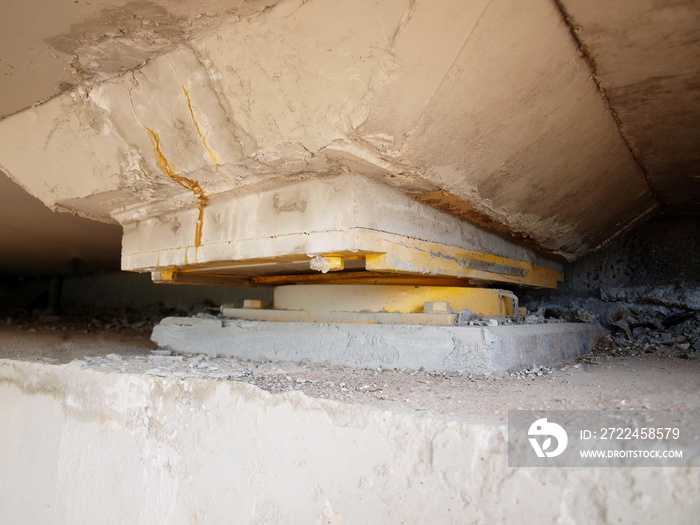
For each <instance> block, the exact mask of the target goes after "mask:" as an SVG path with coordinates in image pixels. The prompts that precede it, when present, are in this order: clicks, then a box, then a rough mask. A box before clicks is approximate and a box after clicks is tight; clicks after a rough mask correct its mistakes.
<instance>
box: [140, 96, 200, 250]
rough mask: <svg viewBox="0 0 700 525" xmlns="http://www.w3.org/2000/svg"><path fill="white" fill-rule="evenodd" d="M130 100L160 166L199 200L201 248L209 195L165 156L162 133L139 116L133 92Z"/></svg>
mask: <svg viewBox="0 0 700 525" xmlns="http://www.w3.org/2000/svg"><path fill="white" fill-rule="evenodd" d="M129 100H130V101H131V109H132V111H133V112H134V116H135V117H136V120H137V121H138V122H139V124H141V126H143V129H145V130H146V131H147V132H148V136H149V138H150V139H151V145H152V146H153V153H154V154H155V156H156V160H157V163H158V167H159V168H160V169H161V171H162V172H163V173H164V174H165V175H167V176H168V177H170V179H172V180H173V182H175V183H176V184H178V185H180V186H182V187H183V188H185V189H187V190H189V191H191V192H192V194H193V195H194V196H195V197H196V198H197V201H198V202H199V205H198V209H199V214H198V216H197V221H196V223H195V232H194V246H195V248H199V247H200V246H201V245H202V229H203V226H204V208H206V206H207V204H208V203H209V197H208V196H207V194H206V193H205V191H204V189H203V188H202V186H201V185H200V184H199V182H198V181H196V180H192V179H189V178H187V177H185V176H184V175H180V174H179V173H178V172H177V170H176V169H175V167H174V166H173V165H172V163H171V162H170V161H169V160H168V158H167V157H166V156H165V153H163V145H162V142H161V140H160V135H158V133H157V132H156V131H155V130H153V129H151V128H149V127H148V126H146V124H144V122H143V121H142V120H141V119H140V118H139V116H138V114H137V113H136V108H135V107H134V100H133V98H132V97H131V92H129Z"/></svg>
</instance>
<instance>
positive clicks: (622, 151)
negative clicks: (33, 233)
mask: <svg viewBox="0 0 700 525" xmlns="http://www.w3.org/2000/svg"><path fill="white" fill-rule="evenodd" d="M369 20H371V21H372V23H368V21H369ZM215 25H216V27H211V28H209V29H208V30H207V31H205V32H204V33H202V34H201V35H200V36H198V37H197V38H193V39H187V38H184V39H183V40H182V42H183V43H180V45H176V46H175V47H172V48H170V47H168V46H165V48H163V51H164V52H163V53H161V54H160V55H159V56H157V57H155V58H152V59H151V60H149V61H147V62H145V63H144V64H143V65H142V66H140V67H137V68H135V69H132V70H130V71H128V72H127V73H123V74H116V75H115V74H114V72H113V71H112V76H109V75H103V76H100V75H99V74H97V73H95V75H93V76H92V77H91V78H92V79H93V80H92V81H91V82H90V83H85V82H83V83H82V85H81V86H79V87H77V88H76V89H74V90H72V91H70V92H69V93H65V94H63V95H60V96H58V97H55V98H53V99H51V100H50V101H48V102H46V103H44V104H42V105H40V106H36V107H34V108H31V109H30V110H27V111H24V112H21V113H18V114H15V115H13V116H11V117H8V118H6V119H4V120H3V121H2V123H0V138H1V140H0V165H2V166H3V168H4V169H5V170H6V171H7V172H8V173H9V174H10V175H11V177H12V178H14V179H15V180H17V181H18V182H20V183H21V184H22V185H23V186H24V187H25V188H26V189H27V190H28V191H29V192H30V193H32V194H34V195H36V196H37V197H39V198H40V199H41V200H43V201H44V202H45V203H47V204H48V205H49V206H51V207H54V208H65V209H70V210H75V211H77V212H79V213H81V214H85V215H88V216H92V217H96V218H101V219H102V220H117V221H120V222H124V221H127V220H138V219H140V218H143V217H146V216H149V215H150V216H154V215H155V216H157V215H159V214H160V213H163V212H166V211H167V212H171V211H173V210H181V209H188V210H189V213H187V214H186V217H183V219H182V221H181V225H182V227H183V230H182V231H183V233H182V235H183V236H185V237H186V239H187V242H188V243H190V244H191V245H193V246H194V247H196V246H197V245H198V244H199V242H200V241H201V242H202V243H203V244H206V240H205V239H200V238H199V236H198V233H197V232H199V233H200V234H201V233H202V229H204V231H206V230H207V227H208V226H210V225H209V224H208V222H207V217H206V208H207V206H208V205H209V202H210V200H213V198H214V196H216V195H218V194H222V193H225V192H228V191H233V190H236V191H243V190H244V189H245V188H248V189H251V191H257V190H256V188H258V187H259V186H258V185H259V184H263V183H270V184H273V183H274V182H270V181H275V180H278V179H284V178H288V177H293V176H300V175H303V176H316V175H319V174H328V173H338V172H340V171H345V170H351V171H354V172H357V173H360V174H363V175H366V176H370V177H375V178H378V179H381V180H382V181H384V182H385V183H387V184H391V185H396V186H398V187H400V188H402V189H403V190H404V191H406V192H409V193H412V194H416V195H419V196H423V197H425V196H427V195H432V197H431V198H429V199H428V202H431V203H433V204H435V205H436V206H441V202H440V198H438V197H436V192H437V195H442V194H441V193H440V190H443V191H445V192H447V194H448V197H449V198H453V199H454V198H455V197H456V198H457V201H458V203H461V204H459V205H458V206H450V207H449V208H450V209H451V210H452V211H453V212H455V213H458V214H461V215H465V216H467V217H469V218H471V219H473V220H481V219H484V220H487V222H488V221H490V222H491V223H496V224H501V225H504V227H505V229H506V230H507V231H509V232H513V233H514V234H517V235H518V236H519V237H520V238H525V239H529V240H530V242H533V243H535V244H538V245H539V246H541V247H543V248H545V249H547V250H550V251H553V252H557V253H560V254H563V255H565V256H566V257H569V258H575V257H578V256H580V255H581V254H583V253H585V252H587V251H588V250H590V249H591V248H594V247H596V246H598V245H599V244H600V243H601V242H603V241H605V240H606V239H609V238H610V237H612V236H614V235H616V234H618V233H620V232H621V231H624V230H626V229H627V228H628V227H629V226H630V225H631V224H633V223H635V221H638V220H641V219H643V218H645V217H646V216H647V215H648V214H649V213H652V212H653V211H654V210H655V209H656V208H657V207H658V202H657V200H655V199H654V197H653V195H652V192H651V191H650V190H649V188H648V185H647V181H646V180H645V177H644V173H643V172H642V170H640V168H639V166H638V164H637V163H636V161H635V159H634V156H633V155H632V153H631V152H630V150H629V148H628V146H627V144H626V143H625V141H624V140H623V138H622V137H621V136H620V133H619V129H618V127H617V123H616V121H615V119H614V118H613V117H612V116H611V114H610V112H609V110H608V108H607V107H606V104H605V101H604V99H603V98H601V96H600V93H599V90H598V86H597V85H596V83H595V82H594V81H593V79H592V78H591V71H590V69H589V66H588V64H587V63H586V62H585V61H583V60H580V58H579V49H578V45H577V43H576V42H575V40H574V39H572V38H571V34H570V31H569V27H568V26H567V24H566V23H565V21H564V20H563V18H562V16H561V12H560V10H559V8H558V6H557V4H556V3H554V2H550V1H547V0H538V1H537V2H531V3H528V4H527V5H525V4H523V3H522V2H517V1H515V0H502V1H499V2H487V1H480V2H472V3H470V4H469V5H465V4H464V3H463V2H458V1H457V0H451V1H447V0H446V1H444V2H441V3H439V5H438V6H435V5H433V4H432V3H431V4H427V3H426V4H422V3H420V2H418V3H415V2H407V1H403V0H394V1H392V2H382V3H379V4H377V3H376V2H372V1H369V0H362V1H359V2H358V1H343V2H336V3H334V4H333V6H329V5H328V4H327V3H326V2H322V1H317V0H312V1H309V2H301V1H296V0H290V1H285V2H280V3H279V4H277V5H275V6H274V7H272V8H270V9H267V10H264V11H262V12H255V13H252V14H250V13H248V14H245V13H241V16H240V17H239V18H235V17H234V18H231V19H230V20H229V21H228V22H227V23H224V21H221V23H220V24H218V25H217V24H215ZM127 29H128V28H126V29H125V31H126V30H127ZM127 33H128V31H127ZM165 40H167V39H165ZM175 40H176V41H177V39H175ZM168 42H172V40H168ZM88 55H89V53H88ZM79 56H83V55H81V54H80V53H79ZM97 56H100V55H99V53H97ZM91 64H94V67H95V68H99V61H94V60H93V61H92V62H91ZM105 67H107V65H106V66H105ZM48 166H50V168H47V167H48ZM47 169H50V173H49V172H48V171H47ZM49 174H50V177H49ZM450 202H452V201H450ZM460 207H461V208H460ZM591 209H595V210H596V213H590V210H591ZM159 210H160V211H159ZM460 210H461V211H460ZM470 210H471V211H470ZM209 229H210V230H211V229H212V228H209ZM187 230H194V235H192V234H191V233H192V232H188V231H187ZM205 235H206V234H205ZM143 249H148V246H144V247H143Z"/></svg>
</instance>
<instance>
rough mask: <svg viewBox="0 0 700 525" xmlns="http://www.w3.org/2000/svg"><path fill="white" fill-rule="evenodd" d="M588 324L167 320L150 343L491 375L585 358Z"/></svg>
mask: <svg viewBox="0 0 700 525" xmlns="http://www.w3.org/2000/svg"><path fill="white" fill-rule="evenodd" d="M602 333H603V329H602V328H601V327H600V326H598V325H594V324H577V323H553V324H540V325H502V326H418V325H397V324H393V325H380V324H374V325H373V324H352V323H336V324H331V323H301V322H289V323H288V322H266V321H243V320H233V319H232V320H223V321H222V320H220V319H199V318H190V317H186V318H181V317H167V318H165V319H163V320H162V321H161V322H160V323H159V324H158V325H156V326H155V327H154V329H153V335H152V339H153V341H154V342H155V343H156V344H158V345H159V346H161V347H163V348H167V349H170V350H175V351H178V352H192V353H201V354H218V355H228V356H235V357H239V358H242V359H250V360H253V361H266V360H279V361H290V362H297V363H301V362H311V363H328V364H330V365H343V366H354V367H362V368H378V367H383V368H411V369H419V368H424V369H425V370H437V371H460V372H463V373H468V374H474V375H486V376H495V375H500V374H504V373H506V372H509V371H513V370H522V369H523V368H528V367H530V366H549V365H555V364H559V363H561V362H562V361H564V360H571V359H574V358H576V357H578V356H580V355H583V354H585V353H587V352H588V351H589V350H590V349H591V348H592V347H593V345H594V344H595V341H596V340H597V339H598V337H600V336H601V335H602Z"/></svg>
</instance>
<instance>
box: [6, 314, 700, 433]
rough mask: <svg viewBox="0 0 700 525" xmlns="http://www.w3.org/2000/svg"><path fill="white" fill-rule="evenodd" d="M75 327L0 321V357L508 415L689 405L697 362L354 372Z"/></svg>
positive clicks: (604, 354)
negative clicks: (493, 371)
mask: <svg viewBox="0 0 700 525" xmlns="http://www.w3.org/2000/svg"><path fill="white" fill-rule="evenodd" d="M139 330H140V333H138V331H134V329H125V328H121V329H120V328H117V329H111V330H109V329H106V328H102V329H100V330H94V331H89V330H76V329H75V328H74V327H73V328H71V327H69V326H68V327H67V326H65V325H61V324H60V323H53V325H52V323H51V322H49V321H47V322H44V323H39V322H37V323H35V324H34V325H32V326H23V327H18V326H12V325H7V324H5V325H2V326H0V358H10V359H19V360H29V361H38V362H46V363H49V364H57V365H58V364H65V363H68V362H71V361H73V362H74V363H73V366H75V365H79V366H82V367H84V368H90V369H97V370H100V371H105V372H113V373H134V374H147V375H155V376H163V377H174V378H179V379H182V380H186V379H188V378H198V379H209V380H216V381H239V382H245V383H248V384H251V385H255V386H257V387H258V388H261V389H263V390H265V391H268V392H271V393H283V392H289V391H298V392H303V393H304V394H306V395H308V396H311V397H316V398H322V399H333V400H336V401H341V402H346V403H357V404H362V405H369V406H373V407H376V408H380V409H387V410H392V411H401V412H411V413H416V414H431V415H449V416H450V417H462V418H465V419H478V420H482V421H483V420H487V421H500V422H502V421H505V418H506V417H507V411H508V410H516V409H522V410H530V409H532V410H534V409H560V410H582V409H620V410H624V409H674V410H684V409H696V408H699V407H700V401H699V400H698V397H697V392H698V391H700V359H690V360H688V359H679V358H678V357H677V356H674V355H673V354H670V353H668V352H665V346H664V345H657V346H656V347H655V349H656V351H649V352H628V351H627V350H626V349H625V348H624V347H622V346H620V345H619V344H618V343H616V341H615V339H614V338H613V339H610V338H608V339H603V343H601V344H600V345H599V347H597V349H596V350H594V352H592V353H591V354H588V355H587V356H584V358H583V359H581V360H580V361H579V362H572V363H568V364H566V365H564V366H561V367H557V368H550V367H538V368H533V369H529V370H523V371H520V372H516V373H511V374H509V375H508V376H506V377H500V378H485V377H479V376H469V375H464V374H460V373H438V372H433V371H429V370H420V371H415V370H399V369H382V368H379V369H356V368H346V367H337V366H324V365H317V364H303V365H296V364H290V363H279V362H267V363H256V362H250V361H243V360H239V359H236V358H232V357H216V356H208V355H203V354H200V355H197V354H195V355H177V354H173V353H172V352H170V351H168V350H159V349H157V348H155V345H154V344H153V343H152V342H151V341H150V340H149V338H148V330H144V329H139Z"/></svg>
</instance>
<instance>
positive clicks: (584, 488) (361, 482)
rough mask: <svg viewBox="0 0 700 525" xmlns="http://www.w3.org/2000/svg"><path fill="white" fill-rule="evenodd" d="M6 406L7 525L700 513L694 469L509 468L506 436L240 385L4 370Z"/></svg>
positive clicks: (2, 436) (572, 518) (72, 369)
mask: <svg viewBox="0 0 700 525" xmlns="http://www.w3.org/2000/svg"><path fill="white" fill-rule="evenodd" d="M0 403H1V404H2V406H3V407H5V409H4V411H3V425H2V426H0V487H1V488H2V490H0V521H2V522H3V523H46V524H59V523H66V524H67V523H105V524H107V523H172V524H180V523H182V524H185V523H187V524H191V523H324V524H325V523H334V524H336V525H337V524H342V523H348V524H349V523H366V524H380V523H387V524H389V523H392V524H393V523H402V522H403V523H416V524H433V523H514V522H522V523H563V524H574V523H582V522H585V523H603V524H607V523H610V524H613V523H661V522H664V523H677V524H685V523H687V524H689V523H694V519H695V517H696V516H697V514H698V512H700V507H699V503H698V498H697V494H698V491H700V478H698V476H697V474H696V472H695V470H694V469H674V468H661V469H645V468H612V469H603V468H600V469H582V468H552V469H547V468H543V469H532V468H509V467H508V466H507V446H506V427H505V425H503V424H493V423H479V422H478V421H476V422H475V421H469V420H467V419H462V418H454V417H446V416H441V417H430V416H421V415H415V414H405V413H403V414H402V413H396V412H391V411H388V410H380V409H375V408H369V407H366V406H359V405H349V404H343V403H338V402H333V401H325V400H319V399H312V398H309V397H307V396H305V395H303V394H300V393H298V392H289V393H286V394H281V395H271V394H268V393H267V392H263V391H261V390H259V389H258V388H256V387H253V386H250V385H245V384H241V383H233V382H219V381H213V380H198V379H187V380H179V379H174V378H172V377H154V376H145V375H139V374H127V373H125V374H120V373H104V372H99V371H95V370H84V369H81V366H80V363H79V362H75V363H73V364H69V365H63V366H51V365H45V364H36V363H27V362H19V361H9V360H2V361H0ZM27 414H33V417H31V418H30V417H27ZM20 473H21V474H20ZM505 502H507V503H508V504H507V505H506V504H504V503H505ZM324 513H325V514H324ZM324 520H325V521H324Z"/></svg>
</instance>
